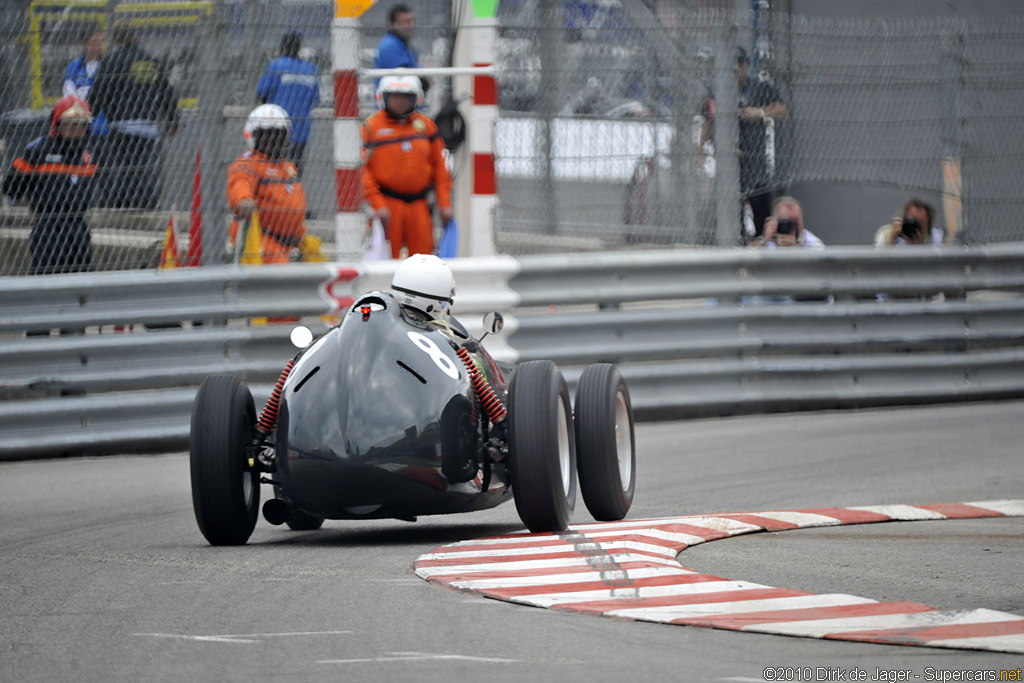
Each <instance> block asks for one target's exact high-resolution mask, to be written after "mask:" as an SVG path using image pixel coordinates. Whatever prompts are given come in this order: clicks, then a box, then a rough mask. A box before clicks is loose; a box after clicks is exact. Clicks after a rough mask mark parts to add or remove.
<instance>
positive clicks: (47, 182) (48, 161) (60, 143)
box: [3, 95, 96, 275]
mask: <svg viewBox="0 0 1024 683" xmlns="http://www.w3.org/2000/svg"><path fill="white" fill-rule="evenodd" d="M91 124H92V116H91V112H90V111H89V105H88V104H86V103H85V102H84V101H83V100H80V99H78V97H76V96H74V95H66V96H65V97H62V98H61V99H59V100H57V102H56V103H55V104H54V105H53V110H52V111H51V113H50V134H49V136H48V137H44V138H37V139H36V140H33V141H32V142H30V143H29V144H28V147H26V148H25V152H24V153H23V154H22V155H21V156H20V157H18V158H17V159H15V160H14V163H13V164H12V165H11V170H10V171H8V173H7V176H6V177H5V178H4V181H3V192H4V194H6V195H7V196H9V197H11V198H12V199H21V198H25V199H27V201H28V203H29V205H30V206H31V207H32V211H33V213H34V214H35V226H33V228H32V232H31V233H30V234H29V240H28V243H29V250H30V252H31V254H32V262H31V273H32V274H33V275H47V274H52V273H75V272H80V271H88V270H92V245H91V239H90V236H89V226H88V225H87V224H86V222H85V211H86V209H88V208H89V206H90V204H91V202H92V194H93V183H94V178H95V175H96V156H95V154H94V152H93V141H94V139H93V138H90V137H89V126H90V125H91Z"/></svg>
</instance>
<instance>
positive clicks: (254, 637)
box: [132, 631, 352, 644]
mask: <svg viewBox="0 0 1024 683" xmlns="http://www.w3.org/2000/svg"><path fill="white" fill-rule="evenodd" d="M351 633H352V631H290V632H287V633H239V634H225V635H213V636H200V635H189V634H187V633H133V634H132V635H133V636H141V637H145V638H173V639H175V640H195V641H199V642H208V643H243V644H245V643H258V642H260V640H261V639H263V638H282V637H290V636H331V635H345V634H351Z"/></svg>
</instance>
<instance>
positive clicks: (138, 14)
mask: <svg viewBox="0 0 1024 683" xmlns="http://www.w3.org/2000/svg"><path fill="white" fill-rule="evenodd" d="M21 4H22V5H24V7H23V8H16V7H11V6H8V7H5V8H4V9H0V37H2V41H0V139H2V141H3V144H2V152H0V155H2V168H0V172H2V173H3V174H4V175H5V176H6V175H8V174H10V172H11V171H12V166H13V165H14V162H15V160H17V159H18V158H20V157H26V159H27V160H28V161H34V160H35V159H34V158H33V157H32V156H31V154H28V153H27V151H26V146H27V145H28V144H29V143H30V142H31V141H33V140H35V139H36V138H39V137H42V138H43V141H44V142H45V141H46V139H47V138H48V137H49V135H48V134H49V119H50V115H51V107H52V106H53V104H54V102H55V101H56V100H58V98H60V97H61V96H62V95H64V94H65V93H67V92H72V91H75V92H77V93H78V94H80V95H82V96H83V97H84V98H85V99H86V100H90V103H91V104H95V98H96V91H95V87H96V81H95V80H94V79H95V78H100V79H101V80H102V76H99V75H98V74H99V72H100V70H99V69H97V68H96V67H89V66H88V65H87V63H88V62H89V61H90V60H91V59H92V58H93V57H90V56H88V55H86V51H87V47H86V46H87V43H88V42H89V40H90V38H91V37H92V36H94V35H95V34H97V33H98V34H99V35H100V38H101V39H102V57H103V59H106V60H111V59H112V55H115V54H116V52H117V51H119V50H123V49H124V48H123V46H121V45H119V44H118V42H119V40H120V39H121V38H122V37H123V36H120V35H118V27H127V28H129V29H131V33H133V34H134V35H133V40H134V43H135V44H136V46H137V49H138V50H139V51H140V52H139V53H138V54H135V55H133V57H132V59H131V60H129V61H130V63H131V64H134V67H133V66H131V65H129V66H128V67H126V68H123V69H122V71H123V73H118V74H116V75H117V76H124V75H128V76H130V77H131V76H134V75H135V73H136V72H137V71H138V70H139V69H140V68H141V66H142V65H146V66H145V68H146V69H148V70H149V73H148V75H146V76H145V78H146V79H148V80H149V81H151V83H152V84H153V87H150V88H146V87H141V88H135V87H134V86H126V85H123V84H115V86H114V87H110V84H108V85H107V86H101V87H105V88H106V89H107V91H108V94H107V95H103V94H102V93H101V95H100V96H101V97H103V98H105V99H104V101H105V103H106V108H107V109H108V110H112V111H108V112H106V115H105V116H103V117H99V116H97V117H96V118H97V119H102V120H100V121H98V122H96V121H94V125H93V127H92V131H91V132H92V133H93V134H94V136H93V138H92V139H90V141H89V144H88V145H87V147H88V151H89V152H90V153H91V156H94V157H95V162H96V166H97V168H96V171H95V173H94V174H92V175H87V174H86V173H85V172H84V171H85V169H84V167H83V168H79V169H74V168H68V169H63V170H64V171H67V173H66V174H65V175H64V177H56V178H55V177H51V175H50V174H49V173H47V174H45V176H46V177H33V178H31V179H30V182H29V183H28V185H30V186H31V187H28V188H27V190H26V191H24V192H19V191H18V190H19V188H10V189H11V190H12V192H11V193H6V194H5V195H4V196H3V198H2V199H0V274H2V275H20V274H27V273H31V272H36V273H45V272H74V271H78V270H90V269H91V270H110V269H134V268H152V267H157V266H159V265H160V263H161V260H163V261H165V262H167V261H168V260H169V258H170V256H171V254H169V253H168V251H167V250H166V247H167V243H166V235H167V228H168V224H169V223H170V221H171V217H172V216H173V217H174V224H175V230H176V235H177V242H176V247H177V249H176V250H177V253H178V258H177V262H178V263H179V264H180V263H183V262H185V261H186V260H187V252H188V250H189V242H190V232H191V234H192V235H197V234H201V243H202V253H203V260H204V262H217V261H218V260H220V261H221V262H222V261H223V259H224V258H231V257H232V254H234V253H236V252H230V251H228V250H226V248H225V245H226V244H227V242H228V240H229V227H230V224H231V219H232V217H231V215H230V213H229V210H228V203H227V199H226V191H227V173H228V166H229V165H230V164H231V163H232V162H233V161H234V160H235V159H236V158H237V157H238V156H239V155H241V154H242V153H243V152H244V151H245V150H246V143H245V141H244V139H243V135H242V132H243V126H244V124H245V120H246V117H247V116H248V114H249V112H250V111H251V110H252V109H253V108H254V107H255V106H256V105H258V104H259V103H260V101H261V98H260V96H259V94H258V92H257V91H258V85H259V82H260V79H261V76H262V75H263V74H264V71H265V69H266V67H267V66H268V64H269V63H270V62H271V61H272V60H273V59H275V58H277V57H279V56H280V55H281V54H282V47H283V44H282V43H283V38H284V36H285V35H286V34H289V33H295V34H298V35H299V36H300V45H299V50H298V53H297V55H295V56H296V57H297V58H299V59H301V60H302V61H304V62H307V63H308V64H309V65H311V67H308V68H309V70H310V71H312V72H314V73H315V85H316V86H317V91H318V92H317V97H316V99H315V101H311V102H310V105H311V108H310V109H309V113H308V120H309V123H310V126H309V129H310V131H309V137H308V140H307V141H306V144H305V147H304V150H303V152H302V156H301V161H300V162H299V167H300V170H301V179H302V184H303V186H304V190H305V195H306V198H307V202H308V212H307V214H306V221H305V222H306V226H307V230H308V232H309V233H311V234H313V235H316V236H317V237H319V238H321V239H322V240H323V250H324V252H325V254H324V255H325V256H327V257H339V258H358V256H359V254H360V245H359V243H358V239H353V240H350V242H351V243H348V242H346V243H344V244H335V229H334V226H335V203H336V189H335V172H334V140H333V117H334V110H333V106H334V86H333V77H332V72H331V52H330V38H331V36H330V29H331V21H332V19H333V17H334V1H333V0H288V1H286V2H279V1H277V0H227V1H224V0H220V1H216V2H214V1H203V0H199V1H195V0H192V1H188V2H178V1H174V0H168V1H157V2H135V1H121V2H116V1H111V0H34V1H33V2H30V3H29V2H26V3H21ZM406 4H408V5H409V6H410V7H411V8H412V9H413V10H414V12H415V13H416V15H417V18H418V20H419V24H420V26H419V28H418V29H417V32H416V35H415V37H414V40H413V46H414V47H415V49H417V50H418V51H419V53H420V60H421V64H423V65H424V66H427V65H440V64H441V63H442V62H443V61H444V60H446V59H447V53H446V51H445V50H446V45H447V42H446V41H445V40H443V38H444V36H445V35H447V34H449V33H451V20H450V16H451V9H450V3H448V2H447V1H443V2H442V1H440V0H412V1H411V2H407V3H406ZM387 9H388V5H387V4H386V3H380V4H378V5H377V6H375V7H373V8H371V10H370V11H369V12H367V13H366V14H365V15H364V16H363V21H362V25H363V36H362V41H361V53H360V54H361V63H362V66H364V67H366V68H369V67H370V66H372V62H373V54H374V48H375V45H376V43H377V41H378V40H379V39H380V37H381V36H382V35H383V33H384V31H385V27H386V21H387V17H386V14H387ZM83 57H84V59H81V60H80V58H83ZM76 60H77V61H82V62H84V63H83V64H81V65H76V64H75V62H76ZM101 63H102V64H109V63H110V62H109V61H102V59H101ZM133 69H134V71H133ZM307 80H310V79H307ZM69 81H71V83H72V84H69V83H68V82H69ZM163 82H166V89H167V91H169V94H167V93H165V91H164V90H163V88H164V86H162V85H160V84H161V83H163ZM83 86H84V87H83ZM90 86H91V87H90ZM111 91H112V92H111ZM436 97H437V95H433V96H432V102H433V101H434V100H436ZM165 98H166V99H170V100H172V101H173V105H172V106H171V107H170V108H169V109H167V110H165V109H163V108H161V107H160V106H157V105H156V104H154V103H155V102H158V101H163V99H165ZM118 100H120V101H118ZM271 101H273V100H271ZM360 102H361V106H362V110H363V115H364V116H365V115H369V114H370V113H372V111H373V107H374V98H373V83H372V81H367V82H364V83H362V84H361V87H360ZM94 113H98V112H94ZM113 119H116V120H113ZM126 122H128V123H126ZM150 123H152V124H154V125H148V124H150ZM137 124H141V125H137ZM37 147H38V145H37ZM58 151H65V152H67V150H58ZM43 152H44V153H43V157H42V160H43V161H44V162H45V156H46V153H45V152H46V150H45V149H44V150H43ZM64 156H65V157H67V158H66V159H64V161H65V162H71V161H72V157H75V158H74V161H77V162H80V161H81V154H80V153H78V155H77V156H75V154H64ZM68 165H74V164H70V163H69V164H68ZM30 166H31V169H30ZM22 168H23V169H30V170H32V171H39V170H40V164H31V165H22ZM14 170H16V169H14ZM44 170H49V171H55V170H56V171H60V170H61V169H55V168H53V167H52V164H51V167H50V168H49V169H44ZM75 170H78V171H80V173H78V174H77V175H79V176H81V177H80V178H77V179H72V178H70V177H68V176H69V175H75V173H74V171H75ZM83 186H88V187H89V190H88V191H89V192H90V193H91V204H90V206H89V207H88V209H87V210H85V211H84V214H83V212H82V211H81V210H80V209H81V207H80V205H79V203H78V202H79V201H80V199H79V197H80V195H81V193H82V187H83ZM44 214H45V215H44ZM41 215H42V217H43V218H44V219H45V218H47V216H49V217H51V218H52V220H40V217H41ZM58 216H59V217H58ZM34 226H36V229H35V231H33V227H34ZM196 226H200V227H201V230H200V231H198V232H197V231H195V230H190V229H192V228H195V227H196ZM265 227H266V226H264V228H265ZM197 241H198V240H197ZM195 253H196V252H195V247H194V246H193V254H195Z"/></svg>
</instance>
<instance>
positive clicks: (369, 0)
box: [334, 0, 374, 19]
mask: <svg viewBox="0 0 1024 683" xmlns="http://www.w3.org/2000/svg"><path fill="white" fill-rule="evenodd" d="M373 1H374V0H334V16H335V18H337V19H353V18H355V17H361V16H362V15H363V12H365V11H366V10H368V9H370V6H371V5H373Z"/></svg>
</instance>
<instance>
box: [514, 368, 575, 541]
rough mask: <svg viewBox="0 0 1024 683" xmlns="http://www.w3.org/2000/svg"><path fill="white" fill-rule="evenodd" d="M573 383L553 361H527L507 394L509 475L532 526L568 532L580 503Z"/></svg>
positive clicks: (527, 522) (520, 508)
mask: <svg viewBox="0 0 1024 683" xmlns="http://www.w3.org/2000/svg"><path fill="white" fill-rule="evenodd" d="M570 406H571V404H570V403H569V388H568V387H567V386H566V384H565V379H564V378H563V377H562V373H561V372H559V370H558V368H557V367H555V364H554V363H552V362H551V361H546V360H538V361H530V362H527V363H523V364H522V365H520V366H518V367H517V368H516V371H515V374H514V375H513V376H512V383H511V385H510V386H509V394H508V422H509V456H508V457H509V467H510V472H509V478H510V481H511V484H512V494H513V497H514V499H515V501H516V510H517V511H518V512H519V518H520V519H522V520H523V524H525V525H526V526H527V527H528V528H529V529H530V531H532V532H534V533H537V532H542V531H564V530H565V529H566V527H568V525H569V518H570V517H572V511H573V508H574V507H575V505H576V436H575V434H574V432H573V427H572V410H571V408H570Z"/></svg>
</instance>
